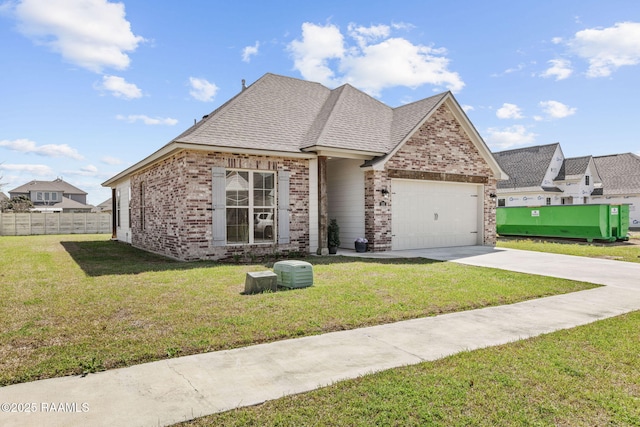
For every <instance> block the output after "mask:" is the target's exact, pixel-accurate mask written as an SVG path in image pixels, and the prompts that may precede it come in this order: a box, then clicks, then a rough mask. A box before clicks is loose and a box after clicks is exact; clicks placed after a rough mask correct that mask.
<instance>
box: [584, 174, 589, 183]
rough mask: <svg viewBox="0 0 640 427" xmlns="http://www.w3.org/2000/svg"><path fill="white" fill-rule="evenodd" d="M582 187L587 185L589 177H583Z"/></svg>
mask: <svg viewBox="0 0 640 427" xmlns="http://www.w3.org/2000/svg"><path fill="white" fill-rule="evenodd" d="M584 185H589V175H585V177H584Z"/></svg>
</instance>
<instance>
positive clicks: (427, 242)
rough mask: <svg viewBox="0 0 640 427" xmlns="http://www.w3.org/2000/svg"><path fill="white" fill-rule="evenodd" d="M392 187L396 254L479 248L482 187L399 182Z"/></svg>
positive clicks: (430, 182) (393, 240) (426, 182)
mask: <svg viewBox="0 0 640 427" xmlns="http://www.w3.org/2000/svg"><path fill="white" fill-rule="evenodd" d="M391 186H392V189H393V190H392V193H393V194H392V197H393V199H392V209H391V210H392V221H391V223H392V226H391V229H392V235H393V237H392V248H393V249H394V250H401V249H420V248H439V247H448V246H468V245H477V244H479V242H478V236H479V230H478V224H479V223H481V222H482V221H481V220H479V218H478V200H479V198H478V195H479V194H482V186H478V185H476V184H458V183H442V182H432V181H414V180H398V179H394V180H392V183H391Z"/></svg>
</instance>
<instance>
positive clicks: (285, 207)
mask: <svg viewBox="0 0 640 427" xmlns="http://www.w3.org/2000/svg"><path fill="white" fill-rule="evenodd" d="M278 243H280V244H283V243H289V171H281V172H279V173H278Z"/></svg>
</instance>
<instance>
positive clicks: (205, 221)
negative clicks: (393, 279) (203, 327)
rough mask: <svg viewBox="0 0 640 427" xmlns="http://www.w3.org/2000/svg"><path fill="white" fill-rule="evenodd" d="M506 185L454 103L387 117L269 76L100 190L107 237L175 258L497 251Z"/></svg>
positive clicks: (449, 99) (353, 97) (349, 97)
mask: <svg viewBox="0 0 640 427" xmlns="http://www.w3.org/2000/svg"><path fill="white" fill-rule="evenodd" d="M506 178H507V176H506V174H505V173H504V172H503V171H502V169H500V166H499V165H498V163H497V162H496V161H495V159H494V158H493V156H492V154H491V152H490V151H489V149H488V148H487V146H486V145H485V143H484V142H483V141H482V139H481V137H480V136H479V134H478V133H477V131H476V130H475V128H474V127H473V125H472V124H471V123H470V121H469V119H468V118H467V116H466V115H465V113H464V112H463V110H462V109H461V108H460V106H459V104H458V103H457V101H456V100H455V98H454V97H453V95H452V94H451V93H450V92H445V93H442V94H439V95H435V96H432V97H430V98H426V99H423V100H420V101H417V102H414V103H411V104H408V105H404V106H401V107H398V108H391V107H389V106H387V105H385V104H383V103H381V102H379V101H378V100H376V99H374V98H372V97H370V96H368V95H366V94H365V93H363V92H361V91H359V90H357V89H355V88H354V87H352V86H350V85H348V84H347V85H343V86H340V87H339V88H336V89H333V90H331V89H328V88H326V87H324V86H322V85H320V84H318V83H312V82H307V81H303V80H298V79H294V78H289V77H283V76H278V75H274V74H266V75H264V76H263V77H261V78H260V79H259V80H257V81H256V82H255V83H253V84H252V85H250V86H248V87H245V86H244V84H243V90H242V91H241V92H240V93H239V94H238V95H236V96H235V97H234V98H232V99H230V100H229V101H227V102H226V103H225V104H223V105H222V106H221V107H219V108H218V109H217V110H215V111H213V112H212V113H211V114H209V115H207V116H204V117H203V119H202V120H201V121H199V122H198V123H195V124H194V125H193V126H192V127H190V128H189V129H187V130H186V131H185V132H184V133H182V134H181V135H180V136H178V137H177V138H175V139H174V140H172V141H171V142H169V143H168V144H166V145H165V146H163V147H162V148H160V149H159V150H158V151H156V152H154V153H153V154H151V155H150V156H148V157H147V158H145V159H143V160H141V161H140V162H138V163H136V164H135V165H133V166H131V167H130V168H128V169H126V170H125V171H123V172H121V173H119V174H118V175H116V176H114V177H112V178H111V179H109V180H108V181H106V182H105V183H103V185H104V186H107V187H110V188H111V189H112V194H113V204H114V206H113V211H114V212H115V215H114V233H113V234H114V238H117V239H118V240H122V241H126V242H129V243H131V244H133V245H134V246H136V247H139V248H142V249H145V250H148V251H152V252H156V253H160V254H163V255H166V256H169V257H173V258H177V259H180V260H197V259H223V258H227V257H230V256H233V255H234V254H242V253H247V252H251V253H253V254H256V255H260V254H270V253H274V252H289V251H296V252H304V253H308V252H314V253H315V252H318V253H326V250H327V225H328V223H329V219H330V218H331V219H333V218H335V219H337V221H338V223H339V225H340V227H341V234H340V238H341V241H342V245H341V246H342V247H344V248H351V249H353V247H354V245H353V242H354V240H355V239H356V238H358V237H365V238H367V239H368V241H369V250H373V251H388V250H398V249H412V248H425V247H440V246H462V245H494V244H495V239H496V232H495V205H496V203H495V193H496V183H497V181H498V180H500V179H506Z"/></svg>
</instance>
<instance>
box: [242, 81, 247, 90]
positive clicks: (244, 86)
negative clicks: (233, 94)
mask: <svg viewBox="0 0 640 427" xmlns="http://www.w3.org/2000/svg"><path fill="white" fill-rule="evenodd" d="M246 88H247V82H246V80H245V79H242V90H243V91H244V90H245V89H246Z"/></svg>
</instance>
